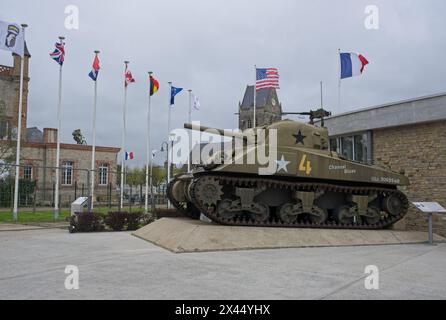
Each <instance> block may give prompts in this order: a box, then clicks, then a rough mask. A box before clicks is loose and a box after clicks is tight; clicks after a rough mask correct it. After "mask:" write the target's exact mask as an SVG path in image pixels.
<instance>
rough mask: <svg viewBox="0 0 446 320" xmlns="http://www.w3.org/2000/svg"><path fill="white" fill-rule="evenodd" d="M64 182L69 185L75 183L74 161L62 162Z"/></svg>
mask: <svg viewBox="0 0 446 320" xmlns="http://www.w3.org/2000/svg"><path fill="white" fill-rule="evenodd" d="M62 184H63V185H67V186H70V185H72V184H73V162H71V161H64V162H63V163H62Z"/></svg>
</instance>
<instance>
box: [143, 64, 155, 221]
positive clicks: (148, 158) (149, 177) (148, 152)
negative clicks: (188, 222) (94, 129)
mask: <svg viewBox="0 0 446 320" xmlns="http://www.w3.org/2000/svg"><path fill="white" fill-rule="evenodd" d="M151 76H152V72H151V71H149V81H151V80H150V77H151ZM149 88H150V89H151V88H152V84H151V83H150V84H149ZM150 89H149V106H148V108H147V139H146V148H147V150H146V193H145V202H144V211H145V213H148V211H149V187H150V197H151V201H152V202H153V194H152V172H151V170H150V172H149V166H150V163H151V161H152V159H151V153H152V151H151V149H150V145H151V141H150V139H151V137H150V134H151V132H150V131H151V130H150V129H151V127H150V112H151V106H150V98H151V92H150ZM149 180H150V183H149ZM152 214H153V212H152Z"/></svg>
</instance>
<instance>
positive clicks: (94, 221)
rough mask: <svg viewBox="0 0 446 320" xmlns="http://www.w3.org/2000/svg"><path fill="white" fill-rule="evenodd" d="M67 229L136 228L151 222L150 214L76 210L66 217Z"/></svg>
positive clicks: (74, 230)
mask: <svg viewBox="0 0 446 320" xmlns="http://www.w3.org/2000/svg"><path fill="white" fill-rule="evenodd" d="M68 221H69V222H70V226H69V231H70V233H73V232H99V231H130V230H136V229H138V228H140V227H142V226H144V225H147V224H149V223H151V222H153V218H152V216H151V215H150V214H145V213H142V212H109V213H107V214H100V213H96V212H78V213H76V214H75V215H74V216H71V217H69V218H68Z"/></svg>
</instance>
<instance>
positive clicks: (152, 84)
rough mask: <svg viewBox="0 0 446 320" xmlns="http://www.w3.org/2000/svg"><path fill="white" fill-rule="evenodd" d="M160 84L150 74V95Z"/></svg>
mask: <svg viewBox="0 0 446 320" xmlns="http://www.w3.org/2000/svg"><path fill="white" fill-rule="evenodd" d="M159 87H160V84H159V82H158V80H156V79H155V78H154V77H153V76H152V75H150V96H153V95H154V94H155V93H156V92H157V91H158V89H159Z"/></svg>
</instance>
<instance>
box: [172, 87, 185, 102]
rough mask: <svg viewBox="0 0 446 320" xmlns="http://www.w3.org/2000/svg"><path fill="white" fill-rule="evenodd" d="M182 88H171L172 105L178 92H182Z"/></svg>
mask: <svg viewBox="0 0 446 320" xmlns="http://www.w3.org/2000/svg"><path fill="white" fill-rule="evenodd" d="M182 90H183V88H176V87H172V89H171V90H170V105H174V104H175V96H176V95H177V94H178V93H180V92H181V91H182Z"/></svg>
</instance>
